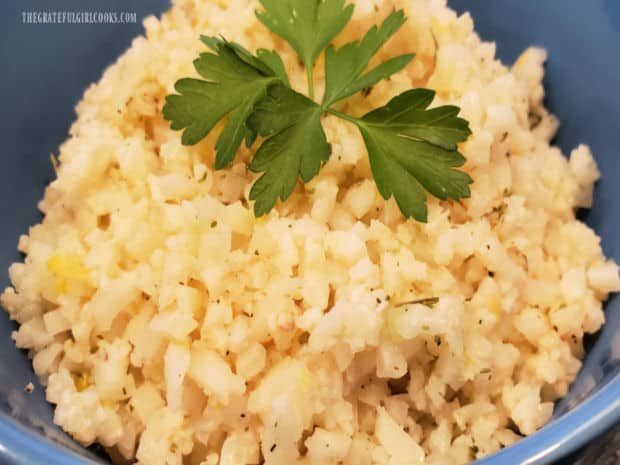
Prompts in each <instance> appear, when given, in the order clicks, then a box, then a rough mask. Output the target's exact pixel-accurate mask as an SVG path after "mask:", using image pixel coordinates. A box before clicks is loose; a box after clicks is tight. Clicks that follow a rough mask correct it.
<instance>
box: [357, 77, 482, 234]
mask: <svg viewBox="0 0 620 465" xmlns="http://www.w3.org/2000/svg"><path fill="white" fill-rule="evenodd" d="M434 95H435V93H434V92H433V91H431V90H428V89H413V90H409V91H406V92H404V93H402V94H400V95H399V96H397V97H394V98H393V99H392V100H391V101H390V102H389V103H388V104H387V105H385V106H384V107H381V108H379V109H377V110H374V111H371V112H370V113H368V114H366V115H365V116H364V117H362V118H361V119H358V120H356V124H357V125H358V127H359V129H360V132H361V133H362V136H363V138H364V142H365V143H366V148H367V149H368V156H369V158H370V166H371V170H372V174H373V177H374V178H375V183H376V184H377V188H378V189H379V192H380V193H381V195H382V197H383V198H384V199H386V200H387V199H389V198H390V197H391V196H392V195H393V196H394V198H395V200H396V202H397V203H398V206H399V208H400V209H401V211H402V212H403V214H404V215H405V216H406V217H408V218H409V217H414V218H415V219H416V220H418V221H421V222H426V221H427V216H428V211H427V207H426V195H425V192H424V190H426V191H428V192H429V193H431V194H432V195H434V196H435V197H437V198H439V199H442V200H445V199H461V198H466V197H469V196H470V190H469V185H470V184H471V183H472V182H473V181H472V179H471V178H470V177H469V175H468V174H467V173H465V172H463V171H459V170H456V169H454V168H458V167H460V166H462V165H463V164H464V163H465V158H464V157H463V155H461V154H460V153H459V152H458V150H457V145H456V144H457V143H458V142H462V141H464V140H466V139H467V137H468V136H469V135H470V134H471V131H470V129H469V124H468V123H467V121H465V120H463V119H461V118H458V117H457V114H458V112H459V109H458V108H457V107H452V106H442V107H437V108H433V109H430V110H429V109H427V108H428V106H429V105H430V103H431V102H432V100H433V98H434Z"/></svg>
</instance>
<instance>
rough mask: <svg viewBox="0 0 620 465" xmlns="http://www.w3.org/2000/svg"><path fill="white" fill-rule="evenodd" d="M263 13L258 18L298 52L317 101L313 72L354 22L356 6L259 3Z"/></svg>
mask: <svg viewBox="0 0 620 465" xmlns="http://www.w3.org/2000/svg"><path fill="white" fill-rule="evenodd" d="M260 3H261V5H262V6H263V11H257V12H256V16H257V18H258V19H259V20H260V21H261V22H262V23H263V24H264V25H265V26H267V28H269V29H270V30H271V31H272V32H274V33H275V34H277V35H279V36H280V37H282V38H283V39H284V40H285V41H287V42H288V43H289V44H290V45H291V47H293V49H294V50H295V51H296V52H297V55H299V57H300V58H301V61H302V62H303V64H304V66H305V68H306V73H307V77H308V92H309V95H310V98H311V99H313V98H314V87H313V82H312V69H313V68H314V64H315V62H316V59H317V57H318V56H319V54H320V53H321V52H322V51H323V50H324V49H325V47H327V44H329V43H330V42H331V41H332V39H333V38H334V37H336V36H337V35H338V33H340V31H342V30H343V29H344V27H345V25H346V24H347V23H348V22H349V20H350V19H351V15H352V14H353V8H354V7H353V5H346V6H345V2H344V0H260Z"/></svg>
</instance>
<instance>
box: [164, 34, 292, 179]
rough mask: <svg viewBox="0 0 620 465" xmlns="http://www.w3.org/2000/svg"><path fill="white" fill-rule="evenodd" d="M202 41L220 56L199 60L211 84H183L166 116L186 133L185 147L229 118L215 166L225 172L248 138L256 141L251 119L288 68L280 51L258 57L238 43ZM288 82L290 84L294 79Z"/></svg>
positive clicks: (204, 55) (189, 80) (179, 83)
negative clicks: (279, 54)
mask: <svg viewBox="0 0 620 465" xmlns="http://www.w3.org/2000/svg"><path fill="white" fill-rule="evenodd" d="M201 39H202V41H203V42H204V43H205V44H206V45H207V46H208V47H209V48H211V50H212V51H213V52H214V53H210V52H206V53H202V54H201V55H200V57H199V58H198V59H197V60H195V61H194V67H195V68H196V71H198V73H199V74H200V75H201V76H202V77H204V78H205V79H206V80H202V79H192V78H187V79H180V80H179V81H177V83H176V85H175V89H176V91H177V92H178V93H179V94H176V95H169V96H168V97H167V98H166V104H165V105H164V108H163V114H164V118H165V119H167V120H169V121H171V127H172V129H175V130H180V129H183V130H184V132H183V136H182V142H183V144H185V145H194V144H197V143H198V142H200V141H201V140H202V139H204V138H205V137H206V136H207V134H209V132H211V130H212V129H213V127H214V126H215V125H216V124H217V122H218V121H220V120H222V119H223V118H225V117H226V116H229V118H228V121H227V123H226V125H225V127H224V129H223V130H222V133H221V134H220V137H219V139H218V141H217V143H216V145H215V149H216V161H215V166H216V168H217V169H221V168H223V167H224V166H226V165H227V164H228V163H230V162H231V161H232V160H233V158H234V157H235V154H236V153H237V150H238V149H239V146H240V145H241V143H242V142H243V140H244V139H245V141H246V145H247V146H248V147H249V146H250V145H251V144H252V143H253V142H254V140H255V138H256V134H255V133H254V132H253V131H251V130H250V129H248V127H247V126H246V120H247V119H248V117H249V116H250V114H251V113H252V109H253V108H254V104H255V103H256V102H257V101H258V100H260V99H261V98H262V97H264V96H265V94H266V89H267V87H268V86H269V85H271V84H273V83H275V82H278V81H279V80H282V79H281V76H282V75H283V74H284V75H285V73H284V72H283V70H284V64H283V63H282V60H281V59H280V57H279V56H278V55H277V54H276V53H275V52H269V51H266V50H265V51H263V52H261V54H260V55H261V56H259V57H255V56H254V55H252V54H251V53H250V52H249V51H247V50H246V49H245V48H243V47H242V46H241V45H239V44H236V43H234V42H227V41H225V40H223V39H218V38H214V37H206V36H203V37H202V38H201ZM261 57H262V59H261ZM283 82H285V83H288V79H286V81H283Z"/></svg>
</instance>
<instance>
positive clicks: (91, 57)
mask: <svg viewBox="0 0 620 465" xmlns="http://www.w3.org/2000/svg"><path fill="white" fill-rule="evenodd" d="M168 3H169V2H168V0H148V1H147V0H131V1H123V0H107V1H106V2H105V8H104V7H103V3H101V1H100V0H56V1H55V2H54V5H53V9H54V10H64V11H104V10H105V11H117V12H120V11H129V12H136V13H137V17H138V18H143V17H144V16H146V15H147V14H152V13H154V14H158V13H160V12H162V11H163V10H164V9H166V8H167V6H168ZM448 3H449V4H450V5H451V6H452V7H454V8H456V9H457V10H458V11H460V12H463V11H466V10H469V11H471V12H472V15H473V17H474V19H475V22H476V29H477V30H478V32H479V33H480V35H481V36H482V37H483V38H484V39H487V40H495V41H497V50H498V55H499V57H500V58H501V59H502V60H503V61H504V62H506V63H512V62H513V61H514V60H515V58H516V57H517V56H518V55H519V53H520V52H521V51H522V50H524V49H525V48H526V47H527V46H529V45H540V46H543V47H545V48H547V49H548V51H549V61H548V65H547V76H546V80H545V85H546V91H547V96H548V97H547V104H548V106H549V107H550V108H551V110H552V111H553V112H554V113H555V114H556V115H557V116H558V117H559V118H560V121H561V123H562V126H561V129H560V132H559V134H558V137H557V143H558V145H559V146H560V147H561V148H562V149H563V151H564V152H569V151H570V150H571V149H572V148H574V147H576V146H577V145H578V144H579V143H587V144H589V145H590V146H591V148H592V150H593V153H594V154H595V157H596V159H597V162H598V163H599V166H600V168H601V171H602V173H603V178H602V180H601V182H599V184H598V186H597V189H596V193H595V203H594V208H593V209H592V210H591V211H590V212H585V213H584V214H583V218H584V220H585V221H587V222H588V224H590V225H591V226H592V227H594V228H595V229H596V231H597V232H598V233H599V234H600V235H601V237H602V242H603V247H604V249H605V252H606V254H607V255H608V256H610V257H612V258H614V259H616V261H620V211H619V209H618V207H617V204H616V203H615V200H616V198H618V197H619V196H620V184H618V183H617V182H616V180H615V179H614V177H615V174H616V173H620V149H619V148H618V143H617V131H618V129H619V128H620V110H618V108H620V93H618V92H617V83H619V82H620V62H618V60H617V57H618V52H619V51H620V3H619V2H617V0H590V1H588V2H583V1H582V0H545V1H544V2H535V3H532V2H515V1H514V0H495V1H494V2H493V4H492V5H490V4H489V2H488V1H485V0H449V2H448ZM47 10H49V8H48V7H47V5H46V4H45V3H43V2H42V1H41V0H25V1H22V2H2V4H0V39H1V40H0V58H1V59H2V62H3V63H5V64H10V65H9V66H5V67H4V68H3V73H2V78H1V79H2V86H0V93H1V94H2V102H3V107H4V109H5V111H3V112H2V114H1V115H0V135H1V138H2V140H3V141H4V149H3V150H2V152H1V154H0V159H1V160H2V171H1V172H2V178H1V179H0V218H3V219H4V220H3V225H2V227H1V228H0V286H2V287H3V288H4V287H5V286H6V285H8V275H7V271H6V270H7V268H8V266H9V264H10V263H12V262H14V261H17V260H19V259H20V257H19V255H18V253H17V252H16V250H15V248H16V244H17V239H18V237H19V235H20V234H22V233H24V232H26V231H27V228H28V226H29V225H31V224H34V223H36V222H37V221H39V220H40V215H39V214H38V213H37V211H36V209H35V206H36V204H37V202H38V200H39V199H40V198H41V196H42V192H43V187H44V185H45V184H46V183H47V182H48V181H49V180H50V179H51V177H52V175H53V171H52V167H51V164H50V161H49V154H50V153H57V150H58V146H59V144H60V143H61V142H62V141H63V140H64V139H65V138H66V135H67V131H68V128H69V125H70V123H71V121H72V120H73V119H74V111H73V107H74V105H75V104H76V103H77V101H78V99H79V98H80V96H81V95H82V93H83V91H84V89H85V88H86V87H87V86H88V84H89V83H91V82H93V81H97V80H98V79H99V77H100V75H101V72H102V71H103V69H104V68H105V67H106V66H107V65H109V64H110V63H112V62H113V61H114V60H115V58H116V57H117V56H118V55H119V54H120V53H121V52H122V51H123V50H124V49H126V48H127V47H128V46H129V45H130V43H131V39H132V38H133V37H134V36H136V35H138V34H140V33H141V32H142V28H141V24H140V23H139V22H138V23H137V24H130V25H128V24H125V25H74V24H48V25H43V24H38V25H28V24H22V18H21V14H22V12H26V11H47ZM618 307H620V300H619V299H618V298H616V297H615V296H614V297H613V298H612V299H611V300H610V301H609V303H608V305H607V324H606V326H605V328H604V330H603V331H602V333H601V334H600V335H599V336H598V337H596V338H595V339H593V340H592V342H591V343H592V347H591V349H590V351H589V352H588V355H587V358H586V360H585V363H584V367H583V370H582V372H581V373H580V375H579V378H578V379H577V381H576V382H575V383H574V385H573V387H572V389H571V391H570V393H569V395H568V396H567V397H566V398H565V399H563V400H562V401H561V402H559V403H558V405H557V407H556V412H555V417H556V418H558V417H560V416H562V415H564V414H565V413H566V412H569V411H570V410H572V409H574V408H575V407H576V406H577V405H578V404H580V403H581V402H583V401H584V399H588V398H589V397H591V396H593V394H594V393H595V392H596V391H597V390H600V389H603V388H604V387H606V386H607V387H608V388H609V386H610V385H612V384H613V385H614V386H615V388H614V389H616V391H615V392H616V393H619V394H617V395H616V396H615V397H619V396H620V379H615V378H616V377H617V375H619V374H620V363H619V360H620V308H618ZM14 329H15V327H14V325H13V324H12V323H11V322H10V321H9V320H8V317H7V316H6V314H5V313H4V312H0V354H2V357H1V359H0V380H1V381H0V456H2V454H3V450H4V451H7V450H8V451H9V452H8V453H6V454H5V455H4V456H5V457H9V458H10V460H12V462H10V463H15V464H17V463H24V464H25V463H28V461H27V460H26V459H25V456H24V455H23V454H24V452H23V450H22V449H23V448H31V449H32V448H33V445H34V444H35V443H33V442H28V441H30V440H31V438H30V437H29V434H30V433H32V434H35V435H43V436H45V437H47V438H48V440H50V441H52V442H54V443H57V444H61V445H62V447H64V448H70V449H73V450H74V451H76V454H79V455H80V456H82V457H84V458H87V457H89V458H90V459H96V454H93V453H92V452H87V451H84V450H83V449H81V448H80V447H79V446H76V445H75V443H73V441H71V440H70V439H68V438H67V437H66V436H65V435H64V434H63V433H62V432H61V431H59V430H58V429H57V428H56V427H55V426H54V425H53V421H52V417H53V411H52V408H51V407H50V406H49V405H48V404H47V403H46V402H45V399H44V392H43V389H42V388H41V387H40V386H39V385H38V383H37V382H36V378H35V376H34V374H33V372H32V369H31V366H30V362H29V360H28V358H27V355H26V354H25V353H22V352H20V351H18V350H16V349H15V347H14V345H13V341H12V340H11V338H10V334H11V331H13V330H14ZM616 381H617V382H616ZM28 382H33V383H34V384H35V386H36V388H35V391H34V393H32V394H26V393H25V392H24V386H25V385H26V384H27V383H28ZM611 398H612V399H613V398H614V397H611ZM588 408H590V407H588ZM600 408H601V407H600V405H599V407H595V406H592V407H591V408H590V410H591V412H590V414H591V415H594V414H595V413H597V414H598V413H600V412H599V411H598V410H600ZM597 409H598V410H597ZM590 414H588V413H585V414H584V415H586V416H585V417H584V418H588V415H590ZM9 416H11V417H13V418H14V419H15V420H16V421H17V422H18V423H19V424H20V425H21V426H20V427H23V428H25V430H24V431H22V430H21V429H19V428H18V429H15V423H13V420H9V419H8V417H9ZM569 416H570V415H569ZM562 421H564V419H563V420H562ZM609 421H610V420H609V418H607V422H609ZM11 429H13V430H15V431H16V433H15V434H16V435H17V436H15V437H13V436H11V437H10V438H8V437H7V436H6V435H7V434H9V432H10V431H11ZM15 431H14V432H15ZM3 434H4V437H3ZM11 434H12V433H11ZM37 437H38V436H37ZM39 439H40V438H39ZM551 440H552V438H551V436H550V437H549V441H551ZM11 441H13V442H11ZM20 441H21V442H20ZM24 441H26V442H24ZM547 442H548V441H547ZM537 444H538V445H537ZM578 445H579V440H577V441H576V442H574V443H573V446H574V447H577V446H578ZM538 446H540V447H542V445H541V444H539V443H536V442H531V443H530V449H531V454H533V453H535V452H536V447H538ZM12 448H13V449H14V450H13V451H12V452H11V449H12ZM569 448H570V447H569ZM569 448H567V449H566V452H567V451H568V449H569ZM35 449H36V450H34V449H33V451H31V453H32V454H35V455H30V459H31V460H34V459H33V457H35V458H36V457H39V458H40V459H41V460H42V461H41V462H38V461H37V462H33V461H31V462H30V463H44V462H47V463H50V462H49V461H46V460H45V457H48V458H49V457H51V455H49V454H52V455H53V454H57V452H54V451H53V450H52V448H50V447H49V445H48V443H47V442H45V441H39V442H37V443H36V447H35ZM523 454H525V455H523V457H526V456H527V453H526V452H523ZM54 456H55V457H58V459H59V460H60V459H61V458H62V461H63V462H62V463H81V462H80V461H79V460H78V459H77V458H76V457H77V455H54ZM545 457H547V456H545ZM549 457H550V456H549ZM537 460H538V461H532V462H528V463H545V461H546V459H544V457H543V458H542V459H537ZM53 462H54V463H58V461H57V460H53ZM488 463H489V464H490V463H499V462H496V461H495V459H490V460H489V461H488ZM504 463H505V462H504ZM511 463H517V462H511ZM519 463H520V462H519Z"/></svg>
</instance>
